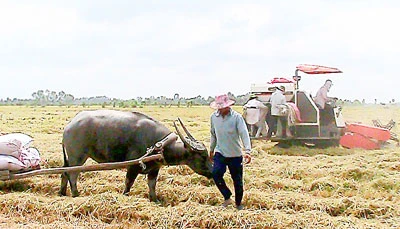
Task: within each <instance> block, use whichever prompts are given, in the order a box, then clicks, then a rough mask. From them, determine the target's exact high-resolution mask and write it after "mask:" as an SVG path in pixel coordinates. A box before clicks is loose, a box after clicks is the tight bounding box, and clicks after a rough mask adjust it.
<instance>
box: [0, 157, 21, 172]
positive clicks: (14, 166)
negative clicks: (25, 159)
mask: <svg viewBox="0 0 400 229" xmlns="http://www.w3.org/2000/svg"><path fill="white" fill-rule="evenodd" d="M25 168H26V166H25V165H24V164H23V163H22V162H21V161H19V160H18V159H17V158H15V157H13V156H8V155H0V170H10V171H18V170H21V169H25Z"/></svg>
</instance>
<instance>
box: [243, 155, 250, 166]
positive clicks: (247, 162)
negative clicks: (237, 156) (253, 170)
mask: <svg viewBox="0 0 400 229" xmlns="http://www.w3.org/2000/svg"><path fill="white" fill-rule="evenodd" d="M243 159H244V163H245V164H249V163H250V162H251V155H250V154H248V153H245V154H244V155H243Z"/></svg>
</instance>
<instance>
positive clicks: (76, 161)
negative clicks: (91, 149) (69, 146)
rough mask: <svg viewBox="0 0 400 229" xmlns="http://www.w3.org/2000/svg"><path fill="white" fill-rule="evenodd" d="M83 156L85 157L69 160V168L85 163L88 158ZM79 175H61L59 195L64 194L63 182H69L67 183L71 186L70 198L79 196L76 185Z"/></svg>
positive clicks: (77, 173) (66, 173)
mask: <svg viewBox="0 0 400 229" xmlns="http://www.w3.org/2000/svg"><path fill="white" fill-rule="evenodd" d="M83 155H85V156H82V157H78V158H70V159H69V162H68V164H69V166H79V165H83V164H84V163H85V162H86V160H87V159H88V156H87V155H86V154H83ZM79 173H80V172H65V173H63V174H62V175H61V190H60V194H61V195H62V194H64V193H66V189H67V187H66V186H67V185H66V184H64V182H65V183H66V180H69V183H70V185H71V196H72V197H77V196H79V192H78V188H77V185H76V182H77V180H78V176H79Z"/></svg>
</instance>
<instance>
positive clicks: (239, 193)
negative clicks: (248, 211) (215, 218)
mask: <svg viewBox="0 0 400 229" xmlns="http://www.w3.org/2000/svg"><path fill="white" fill-rule="evenodd" d="M234 103H235V101H233V100H230V99H229V98H228V96H227V95H220V96H216V97H215V101H214V102H212V103H211V104H210V107H211V108H213V109H216V111H215V112H214V113H213V114H212V115H211V120H210V121H211V142H210V158H211V159H213V160H214V167H213V178H214V181H215V184H216V185H217V187H218V189H219V191H220V192H221V193H222V195H223V197H224V199H225V201H224V203H223V206H224V207H227V206H228V205H230V204H233V203H234V202H233V200H232V199H231V196H232V192H231V191H230V189H229V188H228V187H227V185H226V183H225V180H224V178H223V177H224V174H225V172H226V167H228V169H229V172H230V174H231V177H232V180H233V184H234V188H235V204H236V208H237V209H238V210H242V209H243V205H242V198H243V159H244V160H245V163H246V164H247V163H250V162H251V156H250V151H251V143H250V137H249V133H248V131H247V127H246V123H245V121H244V119H243V117H242V115H240V114H239V113H238V112H236V111H234V110H233V109H231V106H232V105H233V104H234ZM242 145H243V148H244V149H245V153H244V155H242V150H241V149H242Z"/></svg>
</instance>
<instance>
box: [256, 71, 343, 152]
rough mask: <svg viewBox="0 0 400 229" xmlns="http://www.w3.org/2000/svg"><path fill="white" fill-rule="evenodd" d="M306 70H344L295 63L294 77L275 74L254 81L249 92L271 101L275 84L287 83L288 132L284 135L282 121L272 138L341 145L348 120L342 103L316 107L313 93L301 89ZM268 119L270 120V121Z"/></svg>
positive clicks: (322, 72) (298, 142)
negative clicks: (267, 79)
mask: <svg viewBox="0 0 400 229" xmlns="http://www.w3.org/2000/svg"><path fill="white" fill-rule="evenodd" d="M299 71H301V72H304V73H307V74H328V73H341V72H342V71H340V70H339V69H336V68H329V67H323V66H319V65H299V66H297V67H296V71H295V75H294V76H293V79H286V78H273V79H272V80H270V81H269V82H267V83H264V84H252V85H251V88H250V93H251V94H254V95H257V97H258V100H260V101H262V102H263V103H265V104H266V105H269V99H270V97H271V95H272V93H273V92H274V91H275V89H276V87H279V86H284V87H285V93H284V95H285V97H286V101H287V102H288V105H286V109H287V111H285V112H283V113H284V115H286V116H287V119H288V125H286V126H287V131H286V133H287V135H286V136H285V137H283V136H281V133H282V129H281V125H280V124H278V125H277V127H278V129H277V132H276V134H275V135H274V136H272V137H271V141H275V142H279V143H282V145H289V146H290V145H298V144H314V145H318V146H331V145H338V144H339V140H340V137H341V136H342V135H343V134H344V128H345V123H344V120H343V116H342V113H341V107H338V106H336V104H335V103H332V104H330V107H332V108H333V109H330V110H321V109H319V108H318V107H317V105H316V103H315V102H314V100H313V97H312V95H310V94H309V93H307V92H306V91H303V90H300V89H299V81H300V79H301V76H299V75H298V72H299ZM267 122H268V121H267Z"/></svg>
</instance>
